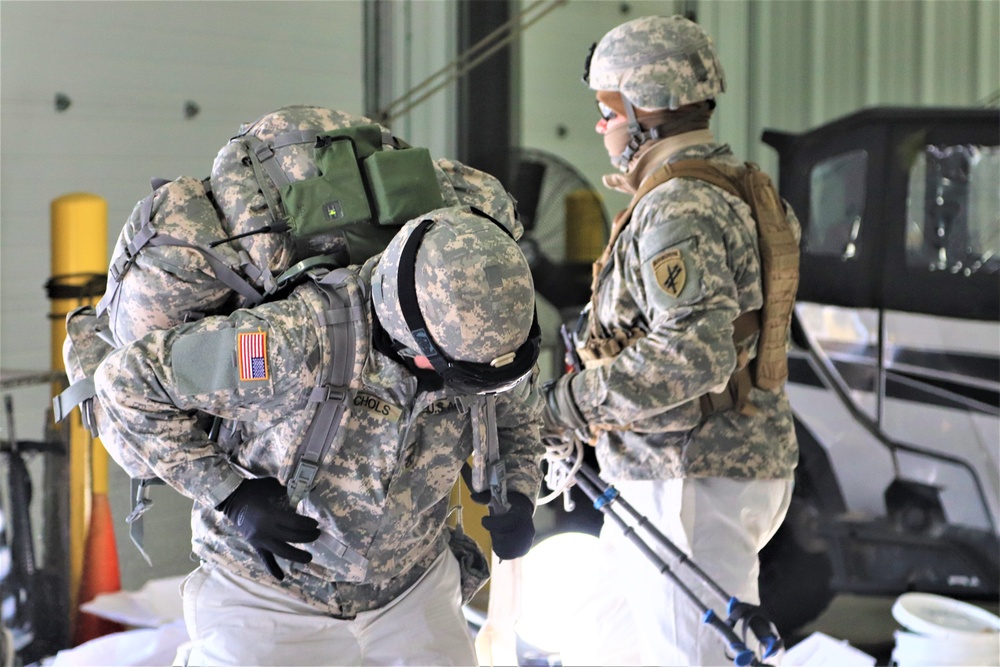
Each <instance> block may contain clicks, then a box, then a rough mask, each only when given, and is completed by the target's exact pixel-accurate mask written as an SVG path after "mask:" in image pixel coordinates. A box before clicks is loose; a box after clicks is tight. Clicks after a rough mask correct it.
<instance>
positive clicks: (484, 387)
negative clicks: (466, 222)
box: [396, 207, 542, 394]
mask: <svg viewBox="0 0 1000 667" xmlns="http://www.w3.org/2000/svg"><path fill="white" fill-rule="evenodd" d="M470 208H472V207H470ZM472 212H473V213H476V214H478V215H481V216H483V217H484V218H486V219H488V220H490V221H491V222H493V223H494V224H495V225H497V226H498V227H500V228H501V229H502V230H503V231H504V233H505V234H507V235H508V236H511V233H510V232H509V231H508V230H507V228H506V227H504V226H503V225H501V224H500V223H499V222H497V221H496V220H494V219H493V218H491V217H490V216H488V215H486V214H485V213H483V212H482V211H479V210H477V209H476V208H472ZM432 224H434V220H423V221H421V222H420V223H418V224H417V226H416V227H414V229H413V231H412V232H411V233H410V236H409V238H407V239H406V243H405V244H403V249H402V251H401V252H400V257H399V268H398V270H397V273H396V283H397V287H398V290H399V307H400V310H401V312H402V314H403V319H404V320H405V321H406V326H407V327H408V328H409V330H410V335H411V336H413V340H415V341H416V343H417V347H419V348H420V352H421V354H423V355H424V356H425V357H427V359H428V361H430V363H431V366H433V368H434V372H435V373H437V374H438V375H439V376H440V377H441V379H442V380H444V383H445V385H446V386H447V387H449V388H450V389H454V390H455V391H457V392H459V393H461V394H494V393H502V392H505V391H509V390H510V389H513V388H514V386H515V385H517V384H518V383H519V382H521V380H523V379H524V378H525V377H526V376H527V375H528V374H529V373H531V371H532V370H533V369H534V367H535V362H536V361H537V360H538V354H539V352H540V349H541V339H542V334H541V329H540V328H539V326H538V312H537V310H536V311H535V314H534V317H533V318H532V321H531V328H530V329H529V331H528V339H527V340H526V341H525V342H524V343H522V344H521V346H520V347H519V348H517V351H516V352H515V353H514V359H513V361H511V362H510V363H507V364H504V365H503V366H498V367H495V366H492V365H490V364H477V363H474V362H469V361H456V360H453V359H449V358H448V357H447V356H445V354H444V352H442V351H441V349H440V348H439V347H438V345H437V343H436V342H435V340H434V337H433V336H431V333H430V330H429V329H428V328H427V323H426V322H425V321H424V316H423V315H422V314H421V313H420V306H419V305H418V303H417V288H416V284H415V283H416V281H415V280H414V278H415V276H416V264H417V249H418V248H419V247H420V241H421V240H422V239H423V237H424V234H425V233H427V229H428V228H429V227H430V226H431V225H432ZM511 238H513V236H511Z"/></svg>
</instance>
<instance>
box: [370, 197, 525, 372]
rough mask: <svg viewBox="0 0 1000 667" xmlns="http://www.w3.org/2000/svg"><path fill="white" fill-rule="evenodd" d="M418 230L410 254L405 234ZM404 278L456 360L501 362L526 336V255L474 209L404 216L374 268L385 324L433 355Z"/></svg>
mask: <svg viewBox="0 0 1000 667" xmlns="http://www.w3.org/2000/svg"><path fill="white" fill-rule="evenodd" d="M425 221H426V222H428V223H429V224H422V223H424V222H425ZM418 232H420V233H422V238H419V245H418V246H417V249H416V253H415V255H412V254H410V255H409V257H410V259H409V260H408V259H407V252H411V253H412V249H411V250H409V251H407V241H408V240H409V239H410V237H411V235H414V236H415V235H416V234H417V233H418ZM408 262H409V263H411V264H412V269H411V270H410V271H407V268H406V267H407V266H408ZM408 273H409V275H407V274H408ZM406 281H412V283H411V284H412V286H413V288H414V289H415V292H416V302H417V307H418V309H419V311H420V315H422V317H423V320H424V322H425V323H426V329H427V332H428V333H429V334H430V336H431V338H432V339H433V343H435V344H436V345H435V347H436V348H437V349H438V350H440V351H441V352H442V353H443V354H444V355H445V356H446V357H448V358H450V359H451V360H454V361H459V362H470V363H473V364H491V365H492V366H494V367H499V366H503V365H504V364H506V363H509V362H510V361H512V360H513V356H514V353H515V352H517V351H518V350H519V348H520V347H521V346H522V345H523V344H524V343H525V342H526V341H527V340H528V338H529V332H531V331H532V325H533V323H534V314H535V308H534V303H535V302H534V297H535V292H534V285H533V283H532V280H531V271H530V269H529V268H528V262H527V260H526V259H525V257H524V255H523V254H522V253H521V250H520V248H519V247H518V245H517V243H516V242H515V241H514V239H513V238H512V237H511V236H510V234H509V233H508V232H507V231H505V229H504V228H503V227H501V226H500V225H499V223H497V222H494V221H492V220H491V219H490V218H487V217H485V216H484V215H482V214H480V213H479V212H478V211H475V209H470V208H465V207H451V208H442V209H437V210H436V211H431V212H430V213H428V214H426V215H422V216H420V217H419V218H416V219H414V220H411V221H409V222H407V223H406V224H405V225H404V226H403V227H402V229H400V231H399V232H398V233H397V234H396V236H395V237H393V240H392V241H391V242H390V243H389V245H388V246H387V247H386V249H385V251H384V252H383V253H382V255H381V257H380V258H379V259H378V262H377V264H376V266H375V268H374V269H373V271H372V300H373V302H374V306H375V313H376V314H377V316H378V319H379V322H380V323H381V325H382V327H383V328H384V329H385V330H386V332H387V333H388V334H389V336H391V337H392V339H393V340H394V341H396V343H397V344H398V345H401V346H403V347H405V348H407V349H409V350H411V351H413V352H415V353H417V354H425V356H431V355H429V354H426V352H425V348H424V347H422V346H421V345H420V344H419V343H418V341H417V340H416V339H415V337H414V334H413V333H412V331H411V326H409V325H408V324H407V318H406V315H405V314H404V307H405V306H404V304H403V301H402V300H401V298H400V297H401V294H400V293H401V292H403V295H404V296H405V294H406V293H407V291H406V290H407V286H406V285H405V283H406ZM533 362H534V359H532V363H533Z"/></svg>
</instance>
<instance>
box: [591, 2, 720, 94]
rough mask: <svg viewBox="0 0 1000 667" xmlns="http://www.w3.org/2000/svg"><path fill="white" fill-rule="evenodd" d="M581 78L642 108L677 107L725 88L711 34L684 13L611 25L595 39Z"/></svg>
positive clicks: (592, 86) (596, 87)
mask: <svg viewBox="0 0 1000 667" xmlns="http://www.w3.org/2000/svg"><path fill="white" fill-rule="evenodd" d="M584 81H586V82H587V83H588V85H589V86H590V88H591V89H592V90H610V91H616V92H619V93H621V94H622V96H623V97H624V98H626V99H627V100H628V101H629V102H631V103H632V104H633V105H634V106H636V107H639V108H640V109H645V110H652V109H677V108H679V107H682V106H685V105H687V104H694V103H695V102H701V101H703V100H709V99H714V98H715V97H716V96H717V95H719V94H720V93H722V92H724V91H725V90H726V79H725V74H724V73H723V71H722V64H721V63H720V62H719V56H718V54H717V53H716V51H715V45H714V44H713V43H712V38H711V37H709V35H708V33H706V32H705V31H704V30H703V29H702V28H701V26H699V25H698V24H697V23H694V22H693V21H690V20H688V19H686V18H684V17H683V16H645V17H642V18H638V19H635V20H633V21H628V22H626V23H623V24H621V25H619V26H617V27H616V28H613V29H611V30H610V31H609V32H608V33H607V34H606V35H604V37H602V38H601V41H599V42H598V43H597V44H595V45H594V47H593V49H592V51H591V54H590V56H589V57H588V61H587V65H586V71H585V73H584Z"/></svg>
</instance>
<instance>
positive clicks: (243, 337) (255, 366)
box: [236, 331, 268, 380]
mask: <svg viewBox="0 0 1000 667" xmlns="http://www.w3.org/2000/svg"><path fill="white" fill-rule="evenodd" d="M236 356H237V357H238V358H239V367H240V380H266V379H267V378H268V375H267V332H265V331H256V332H254V333H238V334H236Z"/></svg>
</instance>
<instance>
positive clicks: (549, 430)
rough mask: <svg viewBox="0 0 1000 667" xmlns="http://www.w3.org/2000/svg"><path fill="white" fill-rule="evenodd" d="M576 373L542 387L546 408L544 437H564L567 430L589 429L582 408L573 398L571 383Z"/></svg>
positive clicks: (543, 414)
mask: <svg viewBox="0 0 1000 667" xmlns="http://www.w3.org/2000/svg"><path fill="white" fill-rule="evenodd" d="M574 377H576V374H575V373H567V374H566V375H563V376H562V377H560V378H559V379H558V380H550V381H548V382H546V383H545V384H543V385H542V393H543V394H544V395H545V408H544V409H543V410H542V430H543V432H542V435H543V436H546V435H557V436H562V434H563V433H564V432H565V431H566V429H573V430H575V429H583V430H586V429H587V420H586V419H584V417H583V414H582V413H581V412H580V408H579V407H578V406H577V404H576V400H575V399H574V398H573V390H572V387H571V385H570V382H571V381H572V380H573V378H574Z"/></svg>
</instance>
